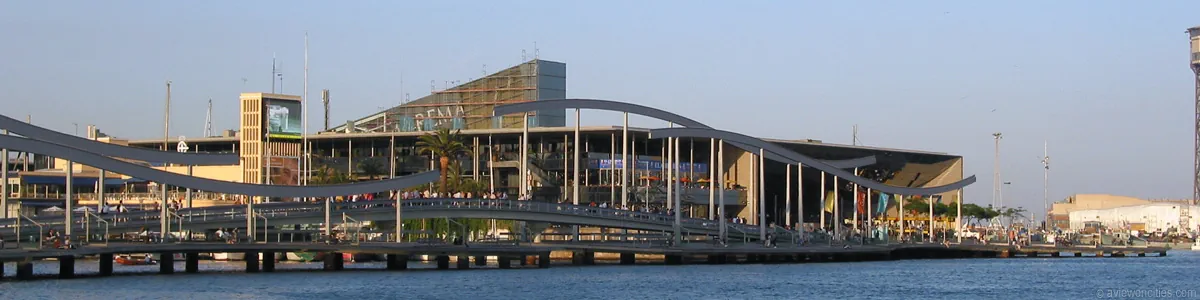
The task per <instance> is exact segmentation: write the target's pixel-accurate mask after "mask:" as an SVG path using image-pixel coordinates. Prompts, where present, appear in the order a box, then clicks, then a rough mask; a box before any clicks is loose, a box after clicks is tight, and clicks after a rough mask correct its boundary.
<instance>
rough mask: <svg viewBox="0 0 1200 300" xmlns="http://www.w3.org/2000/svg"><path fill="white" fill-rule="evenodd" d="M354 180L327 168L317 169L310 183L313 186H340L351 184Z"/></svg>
mask: <svg viewBox="0 0 1200 300" xmlns="http://www.w3.org/2000/svg"><path fill="white" fill-rule="evenodd" d="M353 181H354V179H353V178H350V175H348V174H346V173H342V172H338V171H337V170H334V169H333V168H330V167H328V166H326V167H323V168H320V169H317V172H316V174H313V177H312V181H311V183H313V184H315V185H329V184H342V183H349V182H353Z"/></svg>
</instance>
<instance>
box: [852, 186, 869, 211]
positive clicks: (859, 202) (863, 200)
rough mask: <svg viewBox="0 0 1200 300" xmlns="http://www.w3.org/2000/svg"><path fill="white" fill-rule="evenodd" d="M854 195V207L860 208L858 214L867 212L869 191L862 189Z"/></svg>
mask: <svg viewBox="0 0 1200 300" xmlns="http://www.w3.org/2000/svg"><path fill="white" fill-rule="evenodd" d="M855 196H856V197H854V207H855V208H856V209H858V214H860V215H865V214H867V193H866V192H863V191H860V192H858V194H857V195H855Z"/></svg>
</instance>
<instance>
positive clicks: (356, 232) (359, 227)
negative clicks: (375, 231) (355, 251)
mask: <svg viewBox="0 0 1200 300" xmlns="http://www.w3.org/2000/svg"><path fill="white" fill-rule="evenodd" d="M348 223H349V224H354V239H353V241H351V242H350V244H351V245H358V244H359V242H358V237H359V235H361V234H362V227H363V223H362V222H359V221H358V220H355V219H354V218H351V217H350V216H348V215H346V213H344V212H343V213H342V224H341V226H342V227H345V225H346V224H348ZM326 226H328V225H326Z"/></svg>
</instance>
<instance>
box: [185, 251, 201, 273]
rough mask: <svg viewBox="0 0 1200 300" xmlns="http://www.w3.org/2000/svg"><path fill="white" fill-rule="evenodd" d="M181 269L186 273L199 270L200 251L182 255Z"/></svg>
mask: <svg viewBox="0 0 1200 300" xmlns="http://www.w3.org/2000/svg"><path fill="white" fill-rule="evenodd" d="M183 271H184V272H186V273H196V272H200V253H197V252H188V253H185V254H184V255H183Z"/></svg>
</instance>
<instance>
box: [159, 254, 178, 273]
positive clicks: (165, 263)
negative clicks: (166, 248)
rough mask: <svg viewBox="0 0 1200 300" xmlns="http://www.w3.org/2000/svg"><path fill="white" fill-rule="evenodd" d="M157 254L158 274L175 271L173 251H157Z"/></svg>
mask: <svg viewBox="0 0 1200 300" xmlns="http://www.w3.org/2000/svg"><path fill="white" fill-rule="evenodd" d="M158 256H159V259H158V274H173V273H175V253H172V252H159V253H158Z"/></svg>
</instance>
